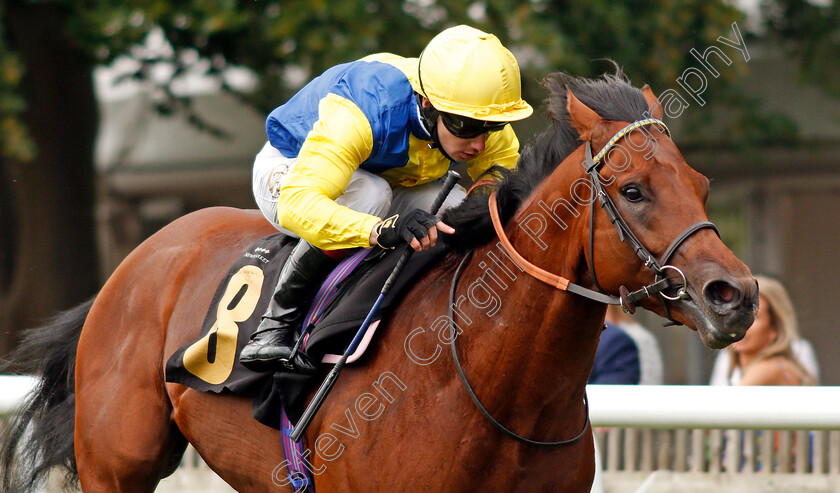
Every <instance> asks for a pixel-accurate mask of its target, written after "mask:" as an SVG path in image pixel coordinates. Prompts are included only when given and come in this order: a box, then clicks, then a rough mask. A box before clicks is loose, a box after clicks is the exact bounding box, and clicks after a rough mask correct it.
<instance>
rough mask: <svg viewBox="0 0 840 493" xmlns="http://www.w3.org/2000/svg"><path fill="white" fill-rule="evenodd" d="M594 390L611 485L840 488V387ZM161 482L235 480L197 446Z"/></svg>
mask: <svg viewBox="0 0 840 493" xmlns="http://www.w3.org/2000/svg"><path fill="white" fill-rule="evenodd" d="M35 384H36V379H34V378H32V377H25V376H5V375H0V416H2V415H9V414H13V413H14V412H15V411H16V410H17V407H18V406H19V405H20V402H21V401H22V399H23V398H24V397H25V396H26V394H27V393H28V392H29V391H30V390H32V389H33V388H34V386H35ZM587 392H588V394H589V402H590V417H591V420H592V425H593V427H594V428H595V437H596V440H597V442H598V444H599V449H600V453H601V462H602V464H603V465H604V472H605V474H604V479H605V484H606V486H607V488H606V492H607V493H623V492H646V493H656V492H671V491H686V492H689V491H690V492H695V491H696V492H700V491H704V492H705V491H711V490H714V491H718V492H719V493H724V492H736V491H737V492H739V493H741V492H744V491H762V492H774V493H776V492H785V493H786V492H787V491H790V488H788V486H785V485H789V484H797V485H802V486H807V487H805V489H804V491H814V492H823V491H824V492H837V491H840V387H707V386H673V385H661V386H637V385H591V386H589V387H588V388H587ZM779 430H781V431H779ZM793 430H797V431H793ZM771 437H772V439H771ZM721 473H727V474H723V475H721ZM692 488H693V489H692ZM809 488H810V489H809ZM158 491H161V492H162V493H163V492H169V491H178V492H179V493H185V492H192V491H196V492H197V491H201V492H203V493H209V492H213V493H216V492H219V493H228V492H231V491H232V490H231V489H230V487H228V486H227V485H226V484H225V483H224V482H223V481H221V479H219V478H218V477H217V476H215V474H213V473H212V472H211V471H210V469H209V468H208V467H207V466H206V465H205V464H204V463H203V461H201V460H200V457H199V456H198V454H197V452H195V450H194V449H192V448H189V449H188V453H187V454H186V455H185V458H184V460H183V461H182V467H181V468H179V470H178V472H177V473H176V474H174V475H173V476H171V477H169V478H167V479H165V480H164V481H163V482H162V483H161V485H160V487H159V488H158Z"/></svg>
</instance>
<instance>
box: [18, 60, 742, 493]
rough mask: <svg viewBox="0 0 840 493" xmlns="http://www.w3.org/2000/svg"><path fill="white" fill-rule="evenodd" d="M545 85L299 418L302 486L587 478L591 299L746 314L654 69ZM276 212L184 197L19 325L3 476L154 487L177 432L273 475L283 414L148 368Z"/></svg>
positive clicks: (441, 485) (731, 330)
mask: <svg viewBox="0 0 840 493" xmlns="http://www.w3.org/2000/svg"><path fill="white" fill-rule="evenodd" d="M545 85H546V87H547V88H548V89H549V93H550V96H549V100H548V105H547V112H548V115H549V117H550V120H551V124H550V126H549V127H548V128H547V129H546V130H545V131H544V132H543V133H542V134H540V135H539V136H537V137H536V139H535V140H534V142H533V143H532V144H530V145H528V146H526V147H525V148H523V152H522V157H521V160H520V163H519V169H518V171H516V172H513V173H510V174H507V175H506V176H504V177H503V179H502V181H501V183H500V184H499V185H497V186H481V187H478V188H476V189H475V191H474V192H473V193H472V194H470V196H469V197H468V199H467V200H466V202H465V203H464V204H463V205H462V206H461V207H459V208H457V209H453V210H450V211H449V212H448V213H447V215H446V216H445V220H446V221H447V222H449V223H450V224H452V225H453V226H454V227H455V228H456V230H457V233H456V234H455V235H454V236H453V237H452V238H450V239H449V240H448V242H449V243H450V246H451V252H450V253H448V254H447V256H446V257H445V258H444V260H443V261H441V262H440V263H439V264H438V265H436V266H435V267H434V268H431V269H430V270H428V271H427V272H426V273H424V274H423V275H422V276H421V277H420V278H419V279H418V280H417V281H416V283H415V284H414V285H413V287H412V288H411V289H410V291H409V292H408V293H407V295H406V296H405V297H404V298H403V299H402V301H401V302H400V303H399V304H398V305H397V306H396V307H395V309H394V310H393V312H392V313H391V314H390V315H389V316H388V317H387V318H386V319H385V320H384V323H385V328H384V329H380V331H379V333H378V334H377V336H376V340H375V343H374V344H372V347H371V348H370V349H369V350H368V354H366V355H365V358H364V359H363V364H355V365H350V366H348V367H346V368H345V369H344V372H343V374H342V375H341V378H340V379H339V383H338V384H337V385H336V387H335V388H334V389H333V391H332V393H331V394H330V395H329V397H328V398H327V400H326V402H325V404H324V406H323V407H322V408H321V410H320V412H319V414H318V415H317V416H316V417H315V419H314V420H313V422H312V424H311V425H310V426H309V428H308V430H307V432H306V434H305V438H306V440H307V443H308V446H309V452H308V453H307V454H306V458H307V465H308V467H309V468H310V469H312V470H313V471H314V473H315V474H314V480H315V487H316V489H317V490H318V491H324V492H338V491H359V492H361V491H364V492H394V491H424V492H425V491H430V490H436V491H451V492H472V491H568V492H584V491H588V489H589V485H590V483H591V481H592V477H593V471H594V461H593V442H592V434H591V432H590V431H589V430H588V420H587V409H586V405H585V385H586V382H587V378H588V376H589V373H590V370H591V368H592V365H593V359H594V356H595V349H596V347H597V345H598V340H599V334H600V331H601V329H602V327H603V323H604V314H605V306H606V305H605V304H604V303H603V302H604V301H608V302H616V301H617V300H618V299H619V298H621V299H623V301H624V302H625V304H626V307H627V309H628V310H633V309H635V305H636V304H639V305H641V306H642V307H644V308H646V309H648V310H651V311H653V312H656V313H658V314H660V315H662V316H665V317H669V318H671V319H672V320H673V321H675V322H679V323H682V324H685V325H686V326H688V327H690V328H692V329H695V330H697V331H698V333H699V336H700V337H701V338H702V340H703V342H704V343H705V344H706V345H708V346H710V347H713V348H721V347H724V346H726V345H728V344H730V343H732V342H734V341H736V340H739V339H740V338H742V337H743V335H744V333H745V331H746V329H747V327H749V326H750V324H751V323H752V320H753V318H754V313H755V311H756V306H757V295H758V293H757V285H756V282H755V280H754V279H753V277H752V275H751V274H750V271H749V269H748V268H747V267H746V266H745V265H744V264H743V263H742V262H741V261H739V260H738V259H737V258H736V257H735V255H734V254H733V253H732V252H731V251H730V250H729V249H728V248H727V247H726V246H725V245H724V244H723V243H722V242H721V240H720V239H719V237H718V235H717V234H716V230H715V229H714V227H713V226H712V225H711V224H710V223H708V222H707V215H706V211H705V202H706V197H707V194H708V191H709V181H708V180H707V179H706V178H705V177H704V176H702V175H701V174H700V173H698V172H697V171H695V170H693V169H692V168H690V167H689V166H688V164H686V162H685V160H684V159H683V157H682V155H681V154H680V152H679V150H678V149H677V147H676V145H675V144H674V142H673V141H672V140H671V138H670V136H669V134H668V131H667V129H666V128H665V126H664V125H663V124H662V123H661V122H660V121H659V120H658V119H659V118H661V115H662V111H661V108H660V106H659V103H658V101H657V100H656V98H655V96H654V95H653V93H652V92H651V91H650V89H649V88H648V87H647V86H645V87H644V88H643V89H641V90H640V89H636V88H634V87H632V86H630V85H629V84H628V83H627V82H626V80H625V79H624V77H623V75H621V74H620V73H619V74H617V75H605V76H603V77H601V78H598V79H595V80H588V79H577V78H573V77H570V76H567V75H564V74H554V75H551V76H549V77H547V78H546V81H545ZM593 154H594V156H593ZM491 191H495V193H494V194H493V195H492V199H491V198H490V192H491ZM491 211H492V212H494V214H493V215H495V216H497V218H496V219H497V225H496V226H494V225H493V218H492V217H491V216H492V215H491V214H490V212H491ZM273 232H274V231H273V230H272V228H271V226H270V225H269V224H268V222H266V221H265V220H264V219H263V218H262V216H261V215H260V214H259V213H258V212H254V211H242V210H235V209H229V208H213V209H206V210H202V211H198V212H196V213H192V214H189V215H187V216H185V217H183V218H180V219H178V220H176V221H174V222H173V223H172V224H170V225H168V226H166V227H164V228H163V229H162V230H160V231H159V232H158V233H156V234H154V235H153V236H151V237H150V238H149V239H148V240H147V241H145V242H144V243H143V244H141V245H140V246H139V247H137V249H135V250H134V251H133V252H132V253H131V254H130V255H129V256H128V257H127V258H126V259H125V260H124V261H123V262H122V264H121V265H120V266H119V267H118V268H117V269H116V271H115V272H114V274H113V275H112V276H111V277H110V279H109V280H108V281H107V282H106V284H105V285H104V286H103V288H102V290H101V291H100V292H99V294H98V295H97V296H96V297H95V300H91V301H90V302H88V303H86V304H84V305H82V306H80V307H78V308H76V309H74V310H71V311H69V312H67V313H65V314H64V315H62V316H59V317H58V318H57V319H55V320H54V322H53V323H52V324H51V325H49V326H47V327H43V328H41V329H36V330H34V331H31V332H30V334H29V336H28V339H27V341H26V343H25V344H24V345H23V346H22V348H21V350H20V352H19V353H18V360H19V361H23V360H24V359H25V357H26V354H27V352H28V353H29V357H30V358H31V359H32V361H34V363H33V364H31V365H30V366H28V367H27V366H26V365H24V366H22V368H25V369H26V368H28V369H29V370H31V371H36V372H39V373H40V375H41V376H42V378H43V380H42V385H41V387H40V388H39V390H38V392H36V393H34V394H33V395H32V396H31V397H30V399H29V401H28V403H27V407H26V408H25V410H24V411H23V412H22V414H21V415H20V420H19V422H18V423H17V424H16V426H15V427H14V428H13V429H12V432H11V436H10V437H7V440H6V445H5V446H6V448H5V451H4V456H3V459H4V466H5V467H4V471H5V474H4V482H5V488H6V489H7V490H9V491H25V490H26V485H27V484H31V483H32V481H33V480H35V479H37V478H38V477H40V476H39V475H41V474H42V473H44V471H45V470H47V469H48V468H49V467H51V466H53V465H61V464H64V465H65V466H66V467H67V468H68V470H69V471H70V473H71V479H75V477H76V476H77V477H78V479H79V480H80V482H81V486H82V488H83V490H84V491H85V492H89V493H99V492H102V493H105V492H108V493H112V492H148V491H153V490H154V488H155V486H156V484H157V483H158V481H159V480H160V479H161V478H162V477H164V476H166V475H167V474H169V473H171V472H172V471H173V470H174V468H175V467H176V466H177V464H178V462H179V459H180V457H181V455H182V454H183V451H184V449H185V446H186V444H187V443H188V442H189V443H191V444H193V445H194V446H195V448H196V449H197V450H198V451H199V453H200V454H201V456H202V457H203V458H204V460H205V461H206V462H207V464H209V466H210V467H211V468H212V469H213V470H214V471H215V472H216V473H218V474H219V476H221V477H222V478H223V479H224V480H225V481H227V482H228V483H229V484H230V485H231V486H233V487H234V488H236V489H237V490H239V491H244V492H264V491H291V490H292V487H291V486H289V485H288V484H287V483H288V480H287V479H286V477H285V471H283V470H282V469H283V468H282V467H279V466H281V465H282V464H283V461H284V457H283V452H282V449H281V446H280V442H281V432H280V431H278V430H275V429H273V428H269V427H267V426H264V425H262V424H260V423H258V422H256V421H255V420H254V419H253V418H252V415H251V399H250V398H247V397H239V396H233V395H225V394H222V395H216V394H209V393H202V392H198V391H196V390H193V389H191V388H187V387H184V386H181V385H178V384H173V383H165V381H164V364H165V362H166V361H167V359H168V357H169V356H170V355H171V354H172V353H173V351H175V350H176V349H177V348H179V347H181V346H183V345H185V344H188V343H190V342H191V341H192V340H194V339H195V338H196V337H197V336H198V333H199V330H200V325H201V323H202V320H203V318H204V315H205V312H206V310H207V307H208V305H209V303H210V300H211V298H212V296H213V294H214V290H215V289H216V287H217V285H218V283H219V282H220V280H221V279H222V278H223V276H224V275H225V272H226V269H227V268H228V267H229V266H230V265H231V264H232V262H233V260H234V259H235V258H236V257H237V256H238V255H240V253H241V252H242V251H243V250H244V249H245V248H246V247H248V246H249V245H250V244H251V243H253V242H254V241H255V240H257V239H259V238H261V237H263V236H266V235H268V234H271V233H273ZM456 274H457V276H456ZM456 277H457V280H456V279H455V278H456ZM456 281H457V282H456ZM647 295H650V296H647ZM455 335H457V338H456V337H454V336H455ZM453 352H454V353H455V355H456V356H457V358H458V359H457V361H458V362H457V364H456V360H455V359H453V356H452V353H453ZM459 371H460V372H462V373H463V377H464V379H465V380H466V381H468V382H469V385H470V387H471V391H472V392H473V393H474V394H473V395H474V397H471V396H470V392H469V391H468V390H467V388H466V387H465V385H464V383H463V381H462V377H461V376H460V375H459ZM476 402H478V403H480V404H481V406H483V410H484V411H481V410H479V408H478V407H477V404H476ZM484 413H486V414H487V415H488V416H490V417H492V419H493V420H495V421H496V422H497V423H498V426H496V425H493V424H492V423H491V422H490V421H489V420H488V418H486V417H485V416H484ZM502 426H503V427H504V428H506V429H508V430H510V432H511V433H512V434H516V435H517V436H519V437H520V438H519V439H516V438H513V437H511V436H510V435H508V434H507V433H505V432H504V431H502V430H501V427H502ZM27 427H29V428H27ZM27 430H31V431H32V432H31V433H29V432H28V431H27ZM528 440H530V441H531V442H565V443H564V444H562V445H559V446H547V445H545V444H543V445H539V444H535V443H529V442H528ZM16 449H17V452H18V453H17V455H16V454H15V453H14V452H15V450H16ZM15 461H20V462H19V464H20V466H19V467H14V463H15Z"/></svg>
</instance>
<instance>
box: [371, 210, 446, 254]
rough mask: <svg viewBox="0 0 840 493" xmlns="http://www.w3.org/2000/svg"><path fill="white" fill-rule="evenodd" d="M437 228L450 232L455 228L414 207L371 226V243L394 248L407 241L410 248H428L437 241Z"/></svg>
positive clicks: (419, 249) (418, 249)
mask: <svg viewBox="0 0 840 493" xmlns="http://www.w3.org/2000/svg"><path fill="white" fill-rule="evenodd" d="M438 230H440V231H441V232H443V233H447V234H452V233H454V232H455V228H453V227H452V226H449V225H448V224H446V223H444V222H443V221H441V220H440V219H438V218H437V216H435V215H434V214H430V213H428V212H426V211H424V210H423V209H414V210H413V211H411V212H408V213H406V214H395V215H393V216H391V217H389V218H387V219H385V220H383V221H381V222H379V223H378V224H377V225H376V226H374V228H373V232H371V242H370V243H371V245H379V246H381V247H382V248H394V247H397V246H399V245H402V244H403V243H408V244H409V245H410V246H411V248H413V249H415V250H417V251H418V252H419V251H421V250H428V249H429V248H430V247H433V246H434V245H435V243H436V242H437V237H438Z"/></svg>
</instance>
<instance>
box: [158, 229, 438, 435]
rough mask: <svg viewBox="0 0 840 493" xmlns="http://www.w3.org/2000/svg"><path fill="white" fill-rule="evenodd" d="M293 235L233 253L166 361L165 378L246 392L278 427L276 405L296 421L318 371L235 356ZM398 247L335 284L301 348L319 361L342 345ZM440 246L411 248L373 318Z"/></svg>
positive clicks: (258, 412)
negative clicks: (188, 335) (193, 325)
mask: <svg viewBox="0 0 840 493" xmlns="http://www.w3.org/2000/svg"><path fill="white" fill-rule="evenodd" d="M296 241H297V240H295V239H292V238H289V237H287V236H285V235H282V234H280V233H277V234H274V235H271V236H268V237H266V238H263V239H261V240H259V241H257V242H256V243H254V244H253V245H251V246H250V247H249V248H248V249H247V250H246V251H245V252H244V253H243V254H242V256H240V257H239V258H238V259H237V261H236V262H235V263H234V264H233V266H232V267H231V268H230V269H229V271H228V273H227V275H226V276H225V278H224V279H223V280H222V282H221V283H220V284H219V287H218V288H217V290H216V293H215V295H214V296H213V301H212V302H211V304H210V308H209V310H208V312H207V316H206V317H205V320H204V323H203V324H202V330H201V333H200V335H199V338H198V339H197V340H196V341H194V342H192V343H190V344H187V345H185V346H183V347H181V348H179V349H178V350H177V351H175V353H173V355H172V356H171V357H170V358H169V360H168V361H167V363H166V381H167V382H175V383H180V384H182V385H187V386H189V387H192V388H195V389H198V390H201V391H204V392H214V393H222V392H230V393H233V394H236V395H245V396H249V397H252V398H253V407H252V410H253V414H254V417H255V418H256V419H257V420H258V421H259V422H261V423H263V424H265V425H268V426H271V427H273V428H277V429H280V428H281V423H280V421H281V418H280V416H281V415H280V411H281V406H282V407H284V408H285V409H286V413H287V416H288V417H289V420H290V421H292V423H295V422H297V420H298V419H299V418H300V415H301V414H302V412H303V405H304V402H303V399H304V398H305V396H306V394H307V392H308V391H309V390H310V389H311V388H312V386H314V385H317V384H319V383H320V380H321V378H323V376H318V375H315V376H306V375H297V374H289V373H276V374H271V373H266V372H254V371H251V370H249V369H247V368H245V367H244V366H242V365H241V364H239V361H238V358H239V353H240V351H241V350H242V348H243V347H244V346H245V344H247V343H248V341H249V340H250V337H251V334H253V332H254V331H255V330H256V327H257V325H259V322H260V318H261V316H262V314H263V313H264V312H265V310H266V307H267V306H268V302H269V300H270V298H271V296H272V295H273V291H274V287H275V284H276V279H277V277H278V276H279V272H280V269H281V268H282V266H283V263H285V261H286V259H287V258H288V256H289V254H290V252H291V250H292V248H293V247H294V244H295V242H296ZM402 251H403V250H402V249H397V250H390V251H382V250H377V251H373V252H371V253H370V254H368V255H367V257H366V258H365V259H364V260H362V262H361V263H360V264H359V265H358V266H357V267H356V268H355V270H354V271H353V272H352V273H350V274H349V275H348V276H347V277H346V278H345V279H344V280H343V281H341V282H340V283H339V284H338V285H337V286H336V288H337V292H336V294H335V296H334V297H333V299H332V300H331V301H330V302H329V303H328V305H327V306H326V308H325V310H324V313H323V315H321V317H320V319H318V322H317V323H316V324H315V325H314V327H312V328H311V329H310V336H309V340H308V341H307V348H306V352H307V354H308V355H309V356H310V358H312V360H313V361H320V360H321V358H322V357H323V355H324V354H329V353H333V354H341V353H343V352H344V350H345V348H346V347H347V345H348V343H349V342H350V340H351V339H352V338H353V336H354V335H355V334H356V331H357V330H358V329H359V327H360V326H361V324H362V322H363V321H364V319H365V317H366V316H367V314H368V312H369V311H370V308H371V307H372V306H373V304H374V302H375V300H376V298H377V297H378V296H379V293H380V291H381V289H382V286H383V285H384V283H385V280H386V279H387V278H388V276H389V275H390V273H391V271H392V270H393V268H394V266H395V265H396V263H397V261H398V260H399V257H400V254H401V253H402ZM445 253H446V252H445V250H444V249H443V248H442V247H435V248H433V249H430V250H428V251H426V252H415V253H414V254H413V255H412V257H411V260H410V261H409V262H408V263H407V264H406V266H405V268H404V269H403V271H402V273H401V274H400V276H399V277H398V279H397V282H396V283H395V284H394V286H393V287H392V289H391V291H390V292H389V293H388V295H387V296H386V297H385V299H384V300H383V302H382V304H381V305H380V308H379V311H378V313H377V315H376V316H375V317H374V320H379V319H382V318H383V317H385V316H386V315H387V314H388V313H389V311H390V310H391V309H392V308H393V306H394V304H395V302H396V301H398V300H399V299H400V297H401V296H402V295H403V294H405V292H406V290H407V288H408V287H409V286H410V285H411V284H412V281H413V280H415V279H416V278H417V277H418V276H419V275H420V274H422V273H423V272H425V271H426V270H428V268H429V267H431V266H432V265H433V264H434V263H436V262H437V261H438V260H439V259H441V258H442V257H443V255H444V254H445ZM256 269H258V270H259V271H260V272H261V273H262V274H260V272H257V271H256ZM223 302H224V303H223ZM220 303H221V305H220ZM249 309H250V310H251V311H250V313H249V312H248V310H249ZM246 315H247V316H246ZM232 321H233V322H232ZM232 323H233V324H235V325H231V324H232ZM374 343H375V342H374ZM234 345H235V354H234V357H233V360H232V361H231V353H232V352H233V350H234V349H233V348H234ZM228 372H229V373H228Z"/></svg>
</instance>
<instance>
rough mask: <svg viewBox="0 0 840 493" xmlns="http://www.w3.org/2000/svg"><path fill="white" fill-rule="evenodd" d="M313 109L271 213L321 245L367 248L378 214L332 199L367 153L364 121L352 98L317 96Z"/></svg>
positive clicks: (370, 140)
mask: <svg viewBox="0 0 840 493" xmlns="http://www.w3.org/2000/svg"><path fill="white" fill-rule="evenodd" d="M319 115H320V119H319V121H318V122H316V123H315V126H314V127H313V129H312V131H310V132H309V134H308V135H307V137H306V141H305V142H304V143H303V145H302V147H301V149H300V153H299V154H298V161H297V164H296V165H295V167H294V169H292V171H290V172H289V175H288V176H287V177H286V179H285V181H284V183H283V188H282V190H281V191H280V195H279V197H278V204H277V219H278V221H279V223H280V225H281V226H282V227H284V228H286V229H288V230H290V231H293V232H295V233H297V234H298V235H299V236H300V237H301V238H303V239H304V240H306V241H307V242H309V243H311V244H312V245H314V246H316V247H318V248H322V249H324V250H337V249H342V248H352V247H363V248H369V247H370V246H371V232H372V230H373V227H374V226H375V225H376V224H377V223H378V222H379V221H380V218H378V217H376V216H372V215H369V214H364V213H361V212H356V211H354V210H352V209H350V208H348V207H344V206H342V205H339V204H337V203H336V202H335V199H337V198H338V197H339V196H341V194H342V193H344V190H345V189H346V188H347V185H348V184H349V183H350V178H351V177H352V176H353V173H354V172H355V171H356V169H358V168H359V165H360V164H361V163H362V162H363V161H365V159H367V158H368V156H370V153H371V151H372V149H373V136H372V132H371V127H370V123H369V122H368V120H367V118H366V117H365V115H364V113H362V111H361V110H360V109H359V108H358V107H357V106H356V105H355V104H353V103H352V102H350V101H348V100H346V99H343V98H340V97H338V96H334V95H329V96H327V97H326V98H325V99H324V100H323V101H321V104H320V106H319Z"/></svg>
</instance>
